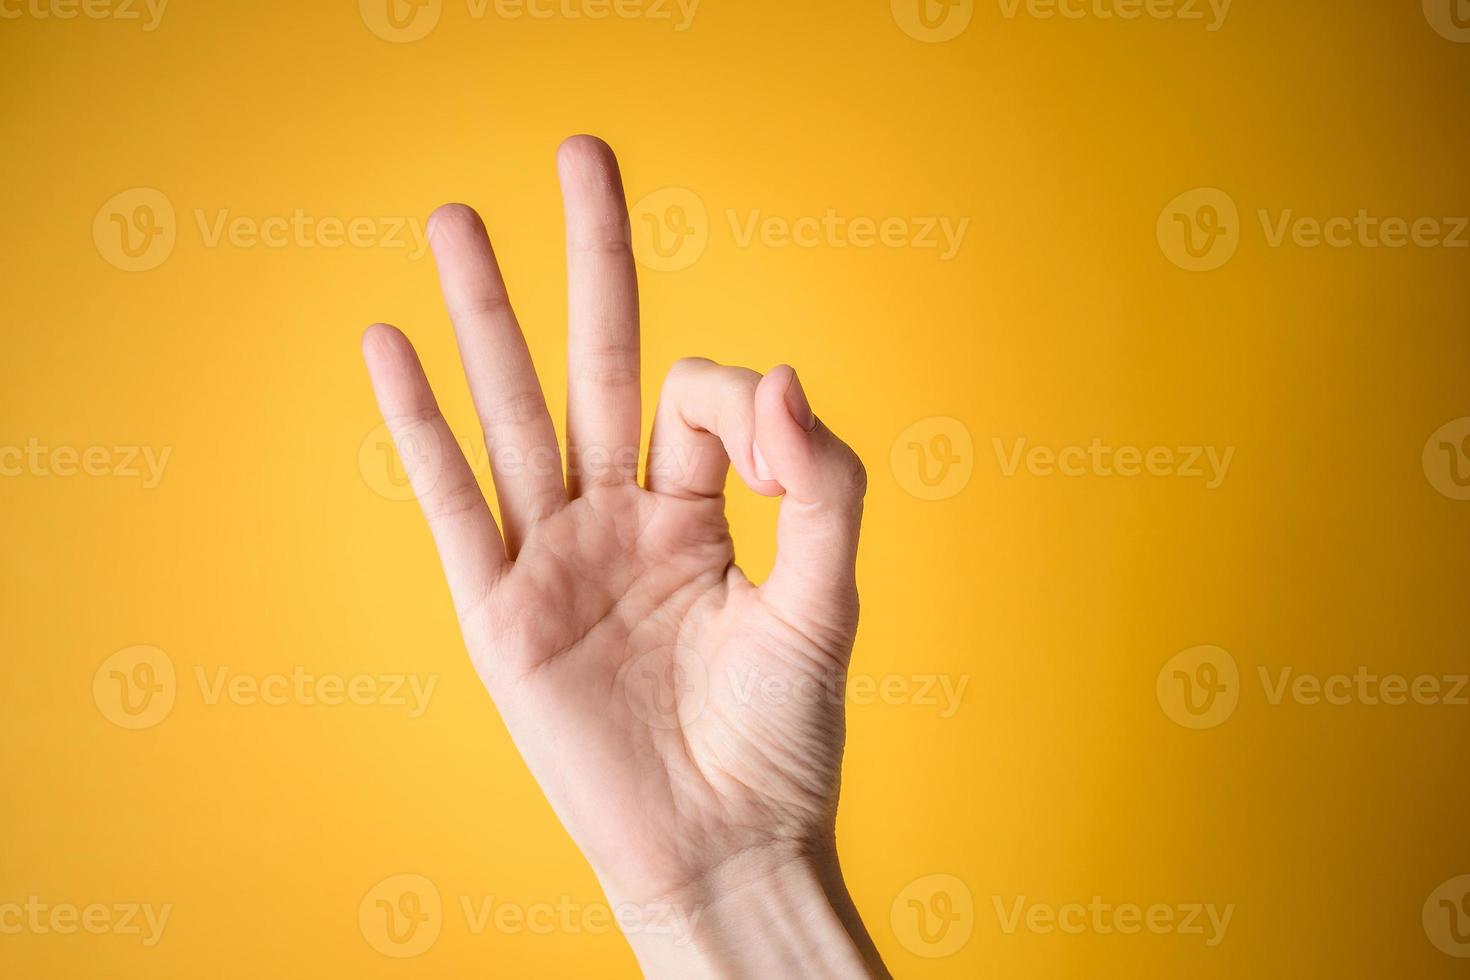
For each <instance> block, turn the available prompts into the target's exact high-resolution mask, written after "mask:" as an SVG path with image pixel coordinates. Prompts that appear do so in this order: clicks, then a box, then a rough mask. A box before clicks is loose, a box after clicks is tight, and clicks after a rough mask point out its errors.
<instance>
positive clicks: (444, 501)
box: [424, 482, 485, 521]
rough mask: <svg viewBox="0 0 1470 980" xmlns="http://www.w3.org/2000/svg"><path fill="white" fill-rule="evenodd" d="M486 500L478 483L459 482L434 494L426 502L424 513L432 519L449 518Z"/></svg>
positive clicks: (472, 508)
mask: <svg viewBox="0 0 1470 980" xmlns="http://www.w3.org/2000/svg"><path fill="white" fill-rule="evenodd" d="M484 500H485V498H484V497H482V496H480V487H479V485H478V484H476V483H473V482H468V483H459V484H456V485H454V486H452V487H448V488H446V489H444V490H443V491H441V492H438V493H435V494H433V495H432V496H431V497H430V498H429V499H428V500H427V501H425V503H424V513H425V516H427V517H428V519H429V520H430V521H443V520H449V519H451V518H455V517H458V516H460V515H461V514H466V513H468V512H470V511H472V510H474V509H475V508H476V507H478V506H480V505H481V504H482V503H484Z"/></svg>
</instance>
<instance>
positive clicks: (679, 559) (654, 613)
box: [363, 136, 883, 976]
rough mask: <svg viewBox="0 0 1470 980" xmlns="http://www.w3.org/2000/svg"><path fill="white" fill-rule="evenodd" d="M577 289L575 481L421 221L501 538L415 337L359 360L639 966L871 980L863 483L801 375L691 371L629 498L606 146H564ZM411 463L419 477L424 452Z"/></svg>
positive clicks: (476, 290)
mask: <svg viewBox="0 0 1470 980" xmlns="http://www.w3.org/2000/svg"><path fill="white" fill-rule="evenodd" d="M558 164H559V168H560V174H561V185H562V193H563V198H564V202H565V213H566V225H567V262H568V280H569V282H570V316H569V330H570V338H569V356H568V361H569V364H568V369H569V372H570V379H569V388H568V390H569V394H568V398H567V402H568V404H567V420H566V433H567V466H566V476H565V479H564V478H563V469H562V463H561V453H560V452H559V450H558V447H557V438H556V433H555V431H554V430H553V427H552V422H551V416H550V414H549V413H548V412H547V407H546V402H545V399H544V398H543V396H542V393H541V387H540V384H539V383H538V381H537V378H536V372H535V369H534V368H533V366H532V364H531V358H530V355H529V353H528V351H527V348H526V342H525V339H524V338H523V337H522V335H521V331H520V327H519V326H518V325H517V322H516V318H515V314H514V313H513V312H512V310H511V306H510V303H509V300H508V298H507V293H506V287H505V283H504V280H503V279H502V278H501V275H500V271H499V269H498V268H497V265H496V261H495V255H494V253H493V251H492V250H491V246H490V242H489V240H488V238H487V236H486V232H485V227H484V225H483V224H482V223H481V221H480V218H479V216H478V215H476V214H475V212H474V211H472V210H471V209H469V208H468V207H465V206H463V205H446V206H445V207H442V208H440V209H439V210H438V211H437V212H435V214H434V215H433V217H432V218H431V219H430V222H429V229H428V232H429V240H430V244H431V245H432V247H433V250H434V257H435V261H436V262H437V264H438V268H439V276H440V280H441V283H442V285H443V290H444V298H445V303H446V305H447V306H448V309H449V313H450V316H451V318H452V319H453V321H454V329H455V333H456V335H457V337H458V340H459V348H460V353H461V357H462V359H463V362H464V368H465V374H466V376H467V378H468V380H469V385H470V389H471V393H472V394H473V397H474V403H475V408H476V411H477V413H478V415H479V417H480V421H481V424H482V426H483V428H484V433H485V440H486V442H487V444H488V446H489V450H490V457H491V461H492V467H493V476H494V481H495V488H496V495H497V496H498V498H499V501H500V511H501V513H500V523H499V525H497V523H496V520H495V518H494V517H493V516H492V515H491V512H490V509H489V507H488V506H487V504H486V502H485V499H484V497H483V495H482V494H481V493H480V490H479V487H478V486H477V484H476V482H475V477H474V475H473V474H472V473H471V471H470V467H469V465H468V464H467V463H466V461H465V458H464V456H463V454H462V453H461V452H460V450H459V448H458V446H457V444H456V442H455V439H454V437H453V436H452V435H451V433H450V430H449V427H448V426H447V425H446V424H445V421H444V419H443V417H442V416H441V415H440V413H439V410H438V407H437V405H436V403H435V400H434V395H433V392H432V391H431V390H430V387H429V382H428V380H427V378H426V377H425V376H424V372H423V369H422V367H421V366H420V364H419V361H418V358H417V356H416V355H415V353H414V350H413V348H412V346H411V345H410V344H409V342H408V340H407V338H405V337H404V336H403V334H401V333H400V332H399V331H397V330H396V329H394V328H392V327H388V326H383V325H377V326H374V327H372V328H370V329H369V330H368V332H367V334H366V336H365V337H364V340H363V348H364V354H365V356H366V358H367V364H368V369H369V371H370V373H371V375H372V380H373V386H374V389H375V391H376V393H377V398H378V404H379V407H380V408H381V409H382V413H383V416H384V418H385V419H386V420H387V422H388V425H389V427H390V429H391V430H392V432H393V435H394V439H395V442H396V443H397V444H398V445H399V447H400V449H401V450H406V449H408V448H409V447H412V452H411V453H409V452H405V453H404V455H405V463H406V465H407V468H408V470H409V474H410V478H411V480H412V482H413V486H414V490H415V492H416V494H417V495H418V498H419V500H420V502H421V504H422V505H423V510H424V513H425V516H426V517H427V518H428V522H429V526H430V529H431V531H432V533H433V536H434V539H435V542H436V543H437V545H438V549H439V554H440V557H441V559H442V561H443V563H444V569H445V573H446V575H447V577H448V580H449V586H450V589H451V591H452V593H453V596H454V602H455V606H456V608H457V610H458V613H459V619H460V625H461V627H462V629H463V632H464V638H465V643H466V645H467V646H468V648H469V652H470V656H471V657H472V658H473V661H474V664H475V667H476V669H477V670H478V672H479V674H480V677H481V678H482V679H483V680H484V682H485V686H486V688H488V689H489V691H490V694H491V695H492V696H493V698H494V700H495V702H496V704H497V705H498V706H499V709H500V711H501V713H502V715H503V716H504V718H505V721H506V724H507V726H508V727H509V729H510V731H511V734H512V735H513V737H514V738H515V741H516V744H517V746H518V747H519V749H520V751H521V754H522V755H523V756H524V757H525V759H526V762H527V763H528V764H529V765H530V767H531V770H532V772H533V773H534V774H535V776H536V778H537V780H538V781H539V783H540V785H541V787H542V789H543V790H544V791H545V792H546V795H547V796H548V798H549V799H550V801H551V803H552V805H553V807H554V808H555V809H556V812H557V814H558V816H560V818H561V820H562V823H563V824H565V826H566V828H567V830H568V831H569V832H570V833H571V834H572V837H573V838H574V839H575V840H576V842H577V844H578V846H579V847H580V848H581V849H582V851H583V853H584V854H585V855H586V856H587V858H588V860H589V861H590V862H591V864H592V866H593V869H594V870H595V871H596V873H597V875H598V878H599V880H600V881H601V882H602V884H603V886H604V888H606V890H607V892H608V894H609V897H610V898H611V899H613V900H614V901H616V902H618V903H628V904H631V905H634V906H637V907H639V908H643V909H648V910H650V911H649V918H650V921H651V920H652V919H653V918H655V917H657V916H658V911H657V910H659V909H662V910H664V911H665V912H667V913H669V914H670V916H671V918H666V919H665V920H664V921H672V922H675V923H682V924H683V926H682V927H681V928H676V929H674V930H673V931H672V932H658V933H655V932H654V931H652V930H650V931H640V930H636V929H634V930H629V933H630V934H629V938H630V941H631V942H632V943H633V946H634V950H635V952H636V953H637V955H638V957H639V960H640V962H641V964H642V965H643V967H644V969H645V971H647V972H649V973H651V974H678V975H681V976H684V975H690V974H698V973H708V974H719V975H726V974H730V973H734V974H737V975H739V974H751V975H756V974H758V975H763V976H794V975H806V976H813V975H848V976H850V975H871V974H882V972H883V968H882V965H881V963H880V962H879V960H878V957H877V954H876V952H875V950H874V948H873V944H872V942H871V940H870V939H869V938H868V936H867V934H866V932H865V931H864V930H863V927H862V924H861V922H860V921H859V919H858V917H857V914H856V912H855V911H854V909H853V907H852V903H851V901H850V900H849V899H848V897H847V893H846V890H845V888H844V886H843V884H842V880H841V875H840V872H839V871H838V866H837V857H836V846H835V842H834V829H833V828H834V822H835V819H836V810H837V791H838V781H839V778H840V769H841V761H842V744H843V698H842V695H843V690H844V681H845V675H846V669H847V663H848V658H849V656H850V654H851V651H852V643H853V636H854V632H855V630H856V627H857V615H858V599H857V589H856V586H855V582H854V562H855V556H856V549H857V541H858V525H859V522H860V520H861V516H862V500H863V491H864V486H865V477H864V473H863V467H862V464H861V463H860V462H859V461H858V458H857V457H856V456H855V455H854V454H853V452H852V450H850V449H849V448H848V447H847V446H846V445H844V444H843V443H842V442H841V441H840V440H839V439H838V438H837V437H836V436H834V435H833V434H832V433H831V432H830V431H829V430H828V429H827V427H826V426H825V425H823V424H822V422H821V421H820V420H819V419H818V418H817V417H816V416H815V415H814V414H813V413H812V409H811V407H810V406H809V403H808V400H807V395H806V393H805V391H804V390H803V388H802V385H801V382H800V380H799V379H798V378H797V376H796V373H795V372H794V371H793V370H792V369H791V368H789V367H778V368H776V369H775V370H773V371H771V372H770V373H768V374H766V375H764V376H762V375H760V374H757V373H756V372H755V371H751V370H747V369H745V368H736V367H723V366H720V365H718V364H715V363H713V362H710V361H705V360H700V359H688V360H683V361H680V362H678V363H677V364H675V365H674V367H673V369H672V370H671V371H670V372H669V374H668V376H667V378H666V379H665V381H664V385H663V390H662V393H661V395H660V399H659V406H658V411H657V414H656V416H655V418H654V422H653V431H652V437H651V444H650V446H649V449H648V460H647V465H646V467H645V468H646V471H647V473H646V479H645V483H644V485H642V486H640V485H639V484H638V482H637V470H638V465H637V464H638V452H639V446H640V442H641V440H640V434H641V418H640V413H641V408H640V391H639V345H638V287H637V280H636V274H635V271H634V262H633V254H632V251H631V248H630V241H629V228H628V213H627V206H626V204H625V202H624V199H623V190H622V182H621V178H620V177H619V174H618V168H617V162H616V160H615V159H614V157H613V154H612V152H611V150H609V149H608V147H607V146H606V145H605V144H604V143H602V142H601V141H600V140H597V139H594V138H592V137H587V136H578V137H573V138H572V139H570V140H568V141H567V142H566V143H564V144H563V145H562V147H561V149H560V151H559V154H558ZM410 456H411V457H412V458H408V457H410ZM732 465H733V467H734V469H735V471H736V472H737V473H738V474H739V475H740V477H741V479H743V480H744V481H745V483H746V484H747V485H748V486H749V487H750V488H751V489H753V490H755V491H756V492H757V493H760V494H764V495H766V496H781V497H782V500H781V513H780V524H779V530H778V555H777V558H776V562H775V566H774V568H773V569H772V571H771V574H770V576H769V578H768V579H767V580H766V582H765V583H764V584H762V585H760V586H759V587H757V586H755V585H753V584H751V582H750V581H749V579H747V578H746V577H745V575H744V574H742V573H741V571H740V570H739V569H738V568H737V567H736V566H735V565H734V563H733V562H734V555H735V552H734V547H733V544H732V542H731V540H730V535H729V529H728V526H727V524H726V521H725V515H724V496H723V490H724V484H725V479H726V475H727V472H728V470H729V468H730V467H731V466H732Z"/></svg>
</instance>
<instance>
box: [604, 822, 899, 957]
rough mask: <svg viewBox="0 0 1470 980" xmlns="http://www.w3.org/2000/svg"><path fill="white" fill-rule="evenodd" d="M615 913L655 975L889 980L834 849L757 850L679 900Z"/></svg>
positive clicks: (628, 905)
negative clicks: (881, 979) (620, 915)
mask: <svg viewBox="0 0 1470 980" xmlns="http://www.w3.org/2000/svg"><path fill="white" fill-rule="evenodd" d="M614 897H615V898H616V896H614ZM614 906H615V907H622V908H624V909H626V910H627V914H626V915H625V916H624V917H623V918H622V919H620V924H621V925H622V926H623V930H624V933H625V935H626V936H627V938H628V942H629V944H630V945H631V946H632V947H633V952H634V954H635V955H636V956H637V958H638V962H639V965H640V966H641V967H642V969H643V972H644V974H645V975H646V976H649V977H744V976H753V977H768V976H809V977H874V976H878V977H886V976H887V975H888V974H887V972H886V970H884V968H883V965H882V962H881V960H879V958H878V954H877V950H876V948H874V946H873V943H872V940H871V939H870V938H869V937H868V934H867V932H866V930H865V929H864V928H863V925H862V922H861V920H860V919H859V918H858V915H857V911H856V909H855V908H854V906H853V904H852V900H851V898H850V897H849V896H848V893H847V887H846V885H845V884H844V883H843V881H842V874H841V871H840V869H839V866H838V863H837V854H836V850H835V847H823V848H818V849H816V850H815V851H814V850H812V849H811V848H801V847H798V846H796V845H794V844H793V845H778V844H771V845H766V846H764V847H759V848H751V849H749V850H747V851H743V852H741V853H740V854H738V855H735V856H734V857H731V858H729V859H727V860H725V861H723V862H721V863H720V864H719V865H718V866H716V867H714V868H712V869H711V870H710V871H708V872H706V873H705V874H703V875H701V876H699V877H698V878H697V879H695V880H693V881H691V882H689V883H688V884H686V885H684V886H682V887H681V888H679V889H678V890H677V891H675V892H673V893H671V894H668V895H665V896H662V897H660V898H658V899H655V900H654V901H652V902H626V901H624V902H618V901H614Z"/></svg>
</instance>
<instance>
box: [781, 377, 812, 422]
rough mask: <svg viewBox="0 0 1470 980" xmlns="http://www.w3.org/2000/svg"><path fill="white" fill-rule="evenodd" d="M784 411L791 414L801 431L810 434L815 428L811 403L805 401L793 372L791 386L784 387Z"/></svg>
mask: <svg viewBox="0 0 1470 980" xmlns="http://www.w3.org/2000/svg"><path fill="white" fill-rule="evenodd" d="M786 411H788V412H790V413H791V417H792V418H793V419H794V420H795V421H796V424H797V425H799V426H801V428H802V430H803V431H805V432H810V431H812V430H813V429H815V428H816V427H817V417H816V416H815V415H813V414H812V406H811V403H810V402H808V401H807V400H806V392H805V391H803V390H802V387H801V379H800V378H798V377H797V376H796V372H795V371H792V372H791V384H789V385H787V386H786Z"/></svg>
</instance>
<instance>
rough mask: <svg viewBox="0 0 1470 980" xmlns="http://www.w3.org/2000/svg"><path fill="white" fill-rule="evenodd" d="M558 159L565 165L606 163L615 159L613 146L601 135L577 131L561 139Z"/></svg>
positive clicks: (557, 153) (557, 150)
mask: <svg viewBox="0 0 1470 980" xmlns="http://www.w3.org/2000/svg"><path fill="white" fill-rule="evenodd" d="M556 159H557V161H558V162H559V163H561V164H562V165H563V166H565V165H567V164H572V163H579V162H587V163H606V162H608V161H611V160H613V159H614V156H613V150H612V147H611V146H609V145H608V144H607V141H606V140H604V139H602V138H601V137H600V136H593V135H591V134H590V133H577V134H575V135H573V136H568V137H567V138H566V139H564V140H562V141H561V145H560V146H558V147H557V148H556Z"/></svg>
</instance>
